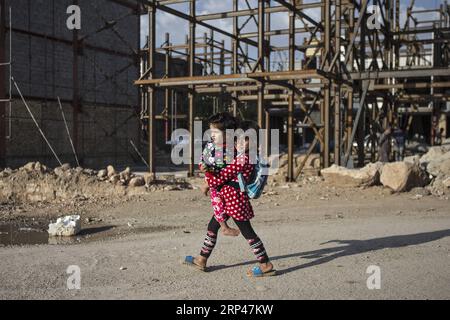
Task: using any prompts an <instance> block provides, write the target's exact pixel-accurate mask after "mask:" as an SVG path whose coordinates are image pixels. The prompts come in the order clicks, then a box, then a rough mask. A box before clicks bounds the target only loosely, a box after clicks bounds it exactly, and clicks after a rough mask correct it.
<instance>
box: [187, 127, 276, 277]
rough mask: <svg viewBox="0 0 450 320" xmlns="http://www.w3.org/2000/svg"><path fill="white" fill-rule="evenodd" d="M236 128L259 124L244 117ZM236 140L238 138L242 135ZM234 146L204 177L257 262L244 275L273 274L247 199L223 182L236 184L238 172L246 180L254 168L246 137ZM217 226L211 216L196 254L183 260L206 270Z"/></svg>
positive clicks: (236, 189)
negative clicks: (227, 159) (215, 169)
mask: <svg viewBox="0 0 450 320" xmlns="http://www.w3.org/2000/svg"><path fill="white" fill-rule="evenodd" d="M240 129H242V130H243V131H244V132H246V131H247V130H250V129H254V130H259V127H258V126H257V125H256V124H255V123H254V122H250V121H244V122H242V123H241V125H240ZM257 132H258V131H257ZM239 140H240V141H242V139H239ZM237 149H238V154H237V156H236V157H235V159H234V160H233V162H232V163H231V164H229V165H228V166H226V167H225V168H224V169H223V170H221V171H220V172H218V173H212V172H207V173H205V175H206V179H207V181H208V184H209V185H210V186H211V187H212V188H213V187H216V188H220V194H221V195H222V197H223V199H224V207H225V213H226V214H227V216H228V217H232V218H233V220H234V222H235V223H236V225H237V226H238V227H239V230H240V231H241V233H242V235H243V236H244V238H245V239H246V240H247V241H248V244H249V245H250V248H251V250H252V252H253V253H254V254H255V256H256V259H257V260H258V262H259V266H257V267H254V268H253V269H252V270H249V272H248V273H247V275H248V276H252V277H266V276H274V275H276V270H274V267H273V265H272V263H271V262H270V259H269V256H268V255H267V252H266V249H265V248H264V244H263V242H262V241H261V239H260V238H259V237H258V235H257V234H256V233H255V231H254V230H253V227H252V225H251V223H250V220H251V219H252V218H253V217H254V213H253V208H252V206H251V204H250V199H249V198H248V196H247V194H246V193H243V192H241V191H240V189H239V188H236V187H234V186H232V185H230V184H227V183H229V182H234V184H236V183H237V182H238V174H239V173H242V175H243V176H244V179H245V180H246V182H248V180H249V178H250V176H251V174H252V172H253V170H254V165H252V164H251V163H250V159H249V141H248V138H246V139H245V140H244V141H243V142H242V143H240V144H238V147H237ZM219 229H220V224H219V223H218V222H217V221H216V220H215V219H214V218H213V219H211V222H210V223H209V225H208V231H207V234H206V238H205V241H204V244H203V247H202V249H201V252H200V255H199V256H197V257H195V258H194V257H192V256H188V257H186V259H185V263H186V264H188V265H190V266H194V267H196V268H198V269H200V270H202V271H206V265H207V262H208V259H209V257H210V256H211V253H212V251H213V249H214V247H215V245H216V242H217V234H218V231H219Z"/></svg>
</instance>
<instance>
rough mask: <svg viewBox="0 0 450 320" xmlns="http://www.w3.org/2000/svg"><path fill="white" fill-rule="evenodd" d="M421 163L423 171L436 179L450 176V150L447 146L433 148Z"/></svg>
mask: <svg viewBox="0 0 450 320" xmlns="http://www.w3.org/2000/svg"><path fill="white" fill-rule="evenodd" d="M419 162H420V166H421V167H422V168H423V169H426V170H427V172H428V173H429V174H431V175H433V176H435V177H437V176H438V175H442V174H446V175H450V150H449V147H447V146H438V147H431V148H430V150H429V151H428V152H427V153H426V154H424V155H423V156H422V158H420V161H419Z"/></svg>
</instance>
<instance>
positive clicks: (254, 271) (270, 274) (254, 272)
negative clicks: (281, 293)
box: [247, 267, 277, 278]
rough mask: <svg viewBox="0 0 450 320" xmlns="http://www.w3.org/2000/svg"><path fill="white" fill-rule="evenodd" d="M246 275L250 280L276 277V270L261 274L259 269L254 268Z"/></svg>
mask: <svg viewBox="0 0 450 320" xmlns="http://www.w3.org/2000/svg"><path fill="white" fill-rule="evenodd" d="M247 275H248V276H249V277H252V278H262V277H273V276H276V275H277V270H270V271H267V272H263V271H262V270H261V268H260V267H254V268H253V269H252V270H251V274H247Z"/></svg>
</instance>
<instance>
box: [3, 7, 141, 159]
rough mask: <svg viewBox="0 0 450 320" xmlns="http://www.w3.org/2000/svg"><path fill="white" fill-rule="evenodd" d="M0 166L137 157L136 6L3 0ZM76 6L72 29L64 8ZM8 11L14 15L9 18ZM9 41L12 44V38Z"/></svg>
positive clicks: (139, 127)
mask: <svg viewBox="0 0 450 320" xmlns="http://www.w3.org/2000/svg"><path fill="white" fill-rule="evenodd" d="M0 5H1V6H0V7H1V15H0V17H1V19H0V64H1V66H0V166H3V167H6V166H10V167H18V166H21V165H23V164H25V163H27V162H29V161H41V162H42V163H44V164H46V165H48V166H57V165H59V163H58V160H56V157H55V156H54V154H53V153H52V152H51V150H50V148H49V147H48V145H47V143H46V142H45V140H44V139H43V138H42V137H41V135H40V133H39V131H38V129H37V127H36V125H35V123H34V122H33V120H32V118H31V116H30V114H29V113H28V111H27V109H26V107H25V105H24V103H23V101H22V99H21V97H20V95H19V92H18V90H17V89H16V87H15V84H14V82H10V81H9V79H10V75H11V76H12V77H13V78H14V80H15V81H16V82H17V85H18V87H19V88H20V90H21V92H22V94H23V96H24V98H25V100H26V101H27V103H28V105H29V108H30V110H31V112H32V113H33V115H34V117H35V119H36V121H37V123H38V124H39V126H40V128H41V129H42V131H43V133H44V134H45V136H46V138H47V139H48V141H49V142H50V144H51V146H52V147H53V149H54V151H55V153H56V155H57V156H58V158H59V160H60V162H62V163H71V164H72V165H77V161H76V158H75V155H74V152H73V148H72V146H71V143H70V140H69V135H68V133H67V130H66V127H65V124H64V121H63V117H62V114H61V111H60V108H59V104H58V101H57V99H58V97H59V98H60V99H61V101H62V107H63V110H64V114H65V117H66V120H67V123H68V128H69V130H68V131H69V133H70V136H71V138H72V141H73V145H74V149H75V151H76V155H77V158H78V162H79V163H80V165H82V166H86V167H93V168H96V167H101V166H104V165H106V164H114V165H117V166H120V165H125V164H126V165H130V164H133V163H135V162H136V161H140V158H139V156H138V154H137V153H136V151H135V150H134V147H133V146H132V145H131V143H130V141H133V142H134V143H135V145H136V146H137V148H140V146H139V143H140V138H141V126H140V121H139V118H140V117H139V112H140V102H139V101H140V99H139V92H138V89H137V88H136V86H134V85H133V81H134V80H135V79H136V78H137V77H139V48H140V43H139V42H140V15H139V12H140V9H139V6H138V2H137V1H128V0H117V1H109V0H98V1H87V0H74V1H72V0H37V1H36V0H33V1H30V0H14V1H13V0H0ZM71 5H78V6H79V8H80V9H81V29H80V30H77V29H74V30H69V28H68V26H67V23H66V22H67V20H68V19H69V17H70V16H71V13H70V12H69V13H67V11H68V7H69V6H71ZM10 15H11V16H10ZM10 41H11V43H10Z"/></svg>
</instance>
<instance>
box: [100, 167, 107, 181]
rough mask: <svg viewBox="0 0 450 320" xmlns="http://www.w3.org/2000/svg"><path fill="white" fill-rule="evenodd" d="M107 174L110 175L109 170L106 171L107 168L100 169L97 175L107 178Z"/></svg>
mask: <svg viewBox="0 0 450 320" xmlns="http://www.w3.org/2000/svg"><path fill="white" fill-rule="evenodd" d="M107 176H108V171H106V170H105V169H103V170H100V171H99V172H98V174H97V177H99V178H100V179H102V178H106V177H107Z"/></svg>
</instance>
